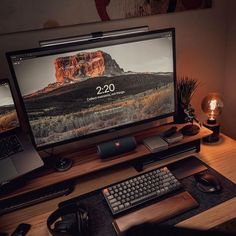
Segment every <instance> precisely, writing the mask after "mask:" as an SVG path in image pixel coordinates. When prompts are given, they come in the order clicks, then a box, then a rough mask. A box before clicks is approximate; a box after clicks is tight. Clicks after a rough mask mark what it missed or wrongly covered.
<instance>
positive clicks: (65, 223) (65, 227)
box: [54, 220, 72, 234]
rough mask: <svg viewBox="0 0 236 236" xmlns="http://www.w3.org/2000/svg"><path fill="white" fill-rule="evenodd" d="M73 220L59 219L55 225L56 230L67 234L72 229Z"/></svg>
mask: <svg viewBox="0 0 236 236" xmlns="http://www.w3.org/2000/svg"><path fill="white" fill-rule="evenodd" d="M71 227H72V222H71V221H69V220H60V221H57V222H56V223H55V225H54V230H55V232H56V233H59V234H60V233H61V234H65V233H68V232H70V231H71Z"/></svg>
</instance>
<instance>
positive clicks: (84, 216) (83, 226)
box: [77, 208, 88, 235]
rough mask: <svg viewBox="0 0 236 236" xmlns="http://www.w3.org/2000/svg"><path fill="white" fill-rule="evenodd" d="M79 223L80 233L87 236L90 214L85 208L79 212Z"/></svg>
mask: <svg viewBox="0 0 236 236" xmlns="http://www.w3.org/2000/svg"><path fill="white" fill-rule="evenodd" d="M77 222H78V223H77V225H78V232H80V233H81V235H86V234H87V232H88V212H87V211H86V210H84V209H83V208H80V209H79V211H78V212H77Z"/></svg>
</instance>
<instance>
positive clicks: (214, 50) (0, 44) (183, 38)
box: [0, 0, 227, 120]
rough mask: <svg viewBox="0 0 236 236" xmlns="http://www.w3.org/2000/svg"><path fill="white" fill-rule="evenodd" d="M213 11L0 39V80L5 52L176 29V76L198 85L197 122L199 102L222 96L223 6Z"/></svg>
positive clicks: (4, 70)
mask: <svg viewBox="0 0 236 236" xmlns="http://www.w3.org/2000/svg"><path fill="white" fill-rule="evenodd" d="M213 2H214V5H213V8H212V9H206V10H195V11H186V12H181V13H171V14H163V15H156V16H150V17H142V18H132V19H128V20H117V21H111V22H102V23H95V24H86V25H81V26H73V27H67V28H60V29H49V30H38V31H31V32H25V33H15V34H8V35H3V36H0V65H1V67H0V78H2V77H10V74H9V71H8V65H7V62H6V60H5V55H4V54H5V52H6V51H12V50H18V49H25V48H31V47H37V46H38V42H39V41H41V40H46V39H53V38H60V37H69V36H74V35H82V34H88V33H90V32H96V31H109V30H115V29H121V28H129V27H137V26H143V25H148V26H149V28H150V29H151V30H153V29H159V28H166V27H175V28H176V52H177V55H176V56H177V75H178V76H190V77H193V78H195V79H197V80H199V82H200V86H199V89H198V90H197V92H196V94H195V96H194V98H193V101H192V103H193V106H194V107H195V109H196V112H197V114H198V117H199V118H200V120H202V119H204V118H205V117H204V115H203V113H202V112H201V108H200V102H201V99H202V98H203V97H204V96H205V95H207V93H208V92H212V91H214V92H220V93H221V92H222V85H223V79H222V78H224V63H225V42H226V20H225V19H226V2H227V1H221V0H215V1H213ZM32 17H33V16H32Z"/></svg>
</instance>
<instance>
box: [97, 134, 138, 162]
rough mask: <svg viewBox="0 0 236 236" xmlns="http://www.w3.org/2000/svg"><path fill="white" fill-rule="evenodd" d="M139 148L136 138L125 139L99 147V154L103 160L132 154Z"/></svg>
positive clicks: (102, 144) (99, 145)
mask: <svg viewBox="0 0 236 236" xmlns="http://www.w3.org/2000/svg"><path fill="white" fill-rule="evenodd" d="M136 147H137V142H136V140H135V138H134V137H132V136H130V137H124V138H119V139H116V140H112V141H109V142H105V143H101V144H98V145H97V152H98V155H99V156H100V157H101V158H107V157H111V156H116V155H119V154H122V153H126V152H130V151H132V150H134V149H135V148H136Z"/></svg>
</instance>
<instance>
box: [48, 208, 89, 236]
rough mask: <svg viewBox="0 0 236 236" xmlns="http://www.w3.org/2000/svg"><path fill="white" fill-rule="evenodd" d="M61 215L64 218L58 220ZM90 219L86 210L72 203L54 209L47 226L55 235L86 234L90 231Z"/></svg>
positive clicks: (74, 235)
mask: <svg viewBox="0 0 236 236" xmlns="http://www.w3.org/2000/svg"><path fill="white" fill-rule="evenodd" d="M61 217H63V219H62V220H59V221H57V220H58V219H59V218H61ZM88 219H89V217H88V213H87V211H86V210H84V209H83V208H81V207H80V206H79V205H77V204H73V205H72V204H71V205H66V206H64V207H61V208H59V209H57V210H56V211H54V212H53V213H52V214H51V215H50V216H49V217H48V219H47V227H48V230H49V232H50V233H51V234H52V235H54V236H78V235H80V236H85V235H87V233H88ZM53 224H54V228H52V225H53Z"/></svg>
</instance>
